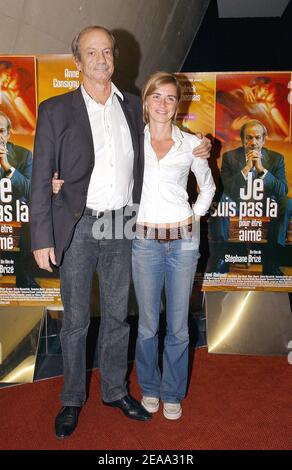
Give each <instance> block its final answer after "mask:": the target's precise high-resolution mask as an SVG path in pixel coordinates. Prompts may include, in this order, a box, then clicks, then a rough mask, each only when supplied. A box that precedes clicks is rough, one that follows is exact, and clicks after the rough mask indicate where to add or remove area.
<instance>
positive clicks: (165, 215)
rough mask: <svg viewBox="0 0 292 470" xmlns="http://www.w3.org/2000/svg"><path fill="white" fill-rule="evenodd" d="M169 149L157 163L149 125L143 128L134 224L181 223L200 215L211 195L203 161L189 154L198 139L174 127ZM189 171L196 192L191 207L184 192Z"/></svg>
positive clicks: (210, 179) (206, 163)
mask: <svg viewBox="0 0 292 470" xmlns="http://www.w3.org/2000/svg"><path fill="white" fill-rule="evenodd" d="M172 139H173V141H174V144H173V146H172V147H171V149H170V150H169V152H168V153H167V154H166V155H165V156H164V157H163V158H162V159H161V160H158V158H157V156H156V154H155V152H154V150H153V148H152V146H151V138H150V131H149V126H148V125H147V126H146V127H145V139H144V142H145V168H144V180H143V189H142V197H141V204H140V208H139V213H138V219H137V221H138V222H140V223H142V222H148V223H152V224H163V223H172V222H181V221H183V220H185V219H187V218H188V217H190V216H192V215H193V214H195V215H200V216H201V215H204V214H205V213H206V212H207V210H208V209H209V207H210V204H211V202H212V198H213V196H214V193H215V184H214V181H213V178H212V175H211V171H210V168H209V165H208V161H207V160H206V159H202V158H198V157H194V156H193V155H192V151H193V149H194V148H195V147H197V146H198V145H199V144H200V140H199V139H198V138H197V137H196V136H194V135H192V134H188V133H186V132H182V131H181V130H180V129H179V128H178V127H177V126H175V125H173V126H172ZM190 169H191V170H192V172H193V173H194V174H195V176H196V179H197V183H198V186H199V188H200V193H199V195H198V198H197V200H196V202H195V204H194V205H193V210H192V208H191V207H190V204H189V202H188V193H187V191H186V187H187V181H188V175H189V171H190Z"/></svg>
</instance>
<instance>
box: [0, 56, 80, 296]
mask: <svg viewBox="0 0 292 470" xmlns="http://www.w3.org/2000/svg"><path fill="white" fill-rule="evenodd" d="M78 86H79V72H78V71H77V70H76V68H75V66H74V62H73V60H72V58H71V56H69V55H57V56H55V55H48V56H47V55H44V56H2V57H0V165H1V167H0V175H1V179H0V199H1V204H0V249H1V256H0V304H1V305H19V304H20V303H21V304H22V305H50V304H60V302H61V299H60V281H59V273H58V270H57V269H54V271H53V273H49V272H47V271H44V270H41V269H39V268H38V266H37V264H36V263H35V261H34V258H33V255H32V253H31V251H30V229H29V198H30V188H31V177H32V158H33V157H32V152H33V143H34V135H35V127H36V117H37V106H38V104H39V103H40V102H41V101H43V100H44V99H46V98H49V97H51V96H54V95H57V94H60V93H65V92H68V91H72V90H73V89H75V88H77V87H78Z"/></svg>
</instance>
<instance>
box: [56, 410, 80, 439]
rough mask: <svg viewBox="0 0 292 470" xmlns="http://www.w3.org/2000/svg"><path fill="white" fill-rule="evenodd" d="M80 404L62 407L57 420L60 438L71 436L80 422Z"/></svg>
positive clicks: (58, 436) (57, 433)
mask: <svg viewBox="0 0 292 470" xmlns="http://www.w3.org/2000/svg"><path fill="white" fill-rule="evenodd" d="M80 410H81V407H80V406H64V407H63V408H61V410H60V411H59V413H58V414H57V416H56V420H55V433H56V437H57V438H58V439H65V438H66V437H69V436H70V435H71V434H72V432H73V431H74V430H75V428H76V426H77V423H78V416H79V413H80Z"/></svg>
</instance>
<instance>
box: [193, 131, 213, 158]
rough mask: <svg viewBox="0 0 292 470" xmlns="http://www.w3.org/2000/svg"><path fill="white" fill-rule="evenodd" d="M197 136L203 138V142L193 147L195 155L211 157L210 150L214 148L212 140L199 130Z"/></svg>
mask: <svg viewBox="0 0 292 470" xmlns="http://www.w3.org/2000/svg"><path fill="white" fill-rule="evenodd" d="M196 136H197V137H198V138H199V139H202V142H201V143H200V145H198V147H196V148H194V149H193V152H192V153H193V155H194V157H199V158H210V152H211V148H212V144H211V140H210V139H208V138H207V137H205V136H203V134H201V133H200V132H197V133H196Z"/></svg>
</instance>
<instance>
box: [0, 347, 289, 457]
mask: <svg viewBox="0 0 292 470" xmlns="http://www.w3.org/2000/svg"><path fill="white" fill-rule="evenodd" d="M291 374H292V366H291V365H289V364H288V361H287V358H286V357H251V356H229V355H216V354H208V353H207V351H206V349H200V350H197V351H196V353H195V360H194V363H193V367H192V376H191V381H190V387H189V392H188V396H187V398H186V399H185V400H184V402H183V417H182V418H181V419H180V420H178V421H175V422H171V421H167V420H166V419H165V418H164V417H163V416H162V411H161V409H160V411H159V413H157V414H155V415H154V416H153V418H152V420H151V422H147V423H143V422H142V423H141V422H137V421H131V420H129V419H127V418H126V417H124V415H123V414H122V413H121V411H119V410H117V409H112V408H108V407H105V406H104V405H102V403H101V401H100V397H99V387H98V385H99V384H98V382H99V377H98V372H97V371H94V373H93V374H92V377H91V384H90V391H89V399H88V402H87V403H86V406H85V407H84V408H83V411H82V413H81V414H80V418H79V425H78V427H77V429H76V431H75V433H74V434H73V435H72V436H71V437H70V438H69V439H67V440H65V441H58V440H57V439H56V438H55V437H54V418H55V415H56V413H57V412H58V410H59V408H60V404H59V400H58V397H59V392H60V389H61V386H62V379H61V378H57V379H51V380H45V381H42V382H37V383H34V384H29V385H21V386H16V387H12V388H4V389H2V390H0V409H1V412H0V429H1V432H0V448H1V449H60V450H61V449H67V450H69V449H70V450H71V449H95V450H96V449H100V450H102V449H103V450H108V449H112V450H114V449H118V450H121V449H130V450H134V449H138V450H140V449H142V450H143V449H144V450H146V449H150V450H151V449H153V450H155V449H158V450H163V449H168V450H169V449H189V450H190V449H192V450H196V449H292V433H291V430H292V392H291V384H292V378H291V377H292V375H291ZM130 378H131V393H132V394H133V396H135V397H140V393H139V387H138V385H137V380H136V375H135V372H132V374H131V377H130Z"/></svg>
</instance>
